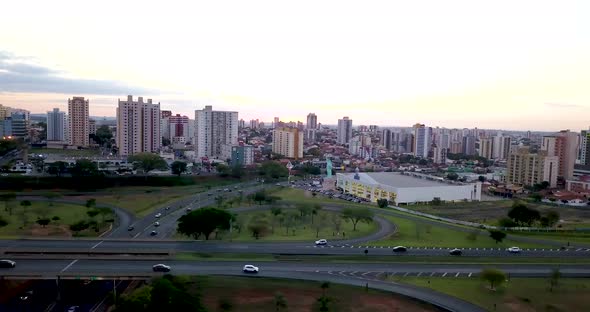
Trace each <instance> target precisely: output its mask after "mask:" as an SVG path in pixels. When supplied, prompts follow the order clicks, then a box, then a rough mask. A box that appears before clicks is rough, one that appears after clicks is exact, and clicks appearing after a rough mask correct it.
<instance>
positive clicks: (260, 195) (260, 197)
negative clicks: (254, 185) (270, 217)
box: [254, 191, 266, 205]
mask: <svg viewBox="0 0 590 312" xmlns="http://www.w3.org/2000/svg"><path fill="white" fill-rule="evenodd" d="M265 199H266V194H265V193H264V191H257V192H256V193H255V194H254V201H255V202H257V203H258V204H260V205H262V202H263V201H264V200H265Z"/></svg>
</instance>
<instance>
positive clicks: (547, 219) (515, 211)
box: [499, 202, 559, 227]
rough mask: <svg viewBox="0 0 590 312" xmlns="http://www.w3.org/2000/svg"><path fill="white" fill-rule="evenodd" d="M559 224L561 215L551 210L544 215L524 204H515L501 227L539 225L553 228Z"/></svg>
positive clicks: (501, 222) (501, 223)
mask: <svg viewBox="0 0 590 312" xmlns="http://www.w3.org/2000/svg"><path fill="white" fill-rule="evenodd" d="M557 222H559V213H558V212H557V211H555V210H549V211H547V212H546V213H545V214H544V215H542V214H541V213H540V212H539V211H538V210H536V209H533V208H529V207H527V205H525V204H524V203H522V202H514V203H513V204H512V208H511V209H510V211H508V217H507V218H502V219H500V221H499V225H500V226H502V227H517V226H527V227H530V226H533V225H534V224H536V223H538V224H539V225H540V226H542V227H552V226H554V225H555V224H557Z"/></svg>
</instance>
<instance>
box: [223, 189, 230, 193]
mask: <svg viewBox="0 0 590 312" xmlns="http://www.w3.org/2000/svg"><path fill="white" fill-rule="evenodd" d="M223 191H224V192H231V191H230V190H229V189H227V188H226V189H223Z"/></svg>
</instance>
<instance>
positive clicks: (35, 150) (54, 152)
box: [29, 148, 100, 157]
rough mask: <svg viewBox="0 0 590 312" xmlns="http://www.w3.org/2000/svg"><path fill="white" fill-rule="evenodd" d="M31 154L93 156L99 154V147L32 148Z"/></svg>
mask: <svg viewBox="0 0 590 312" xmlns="http://www.w3.org/2000/svg"><path fill="white" fill-rule="evenodd" d="M29 154H43V155H63V156H70V157H92V156H99V155H100V151H99V150H98V149H83V150H78V149H57V148H31V149H30V150H29Z"/></svg>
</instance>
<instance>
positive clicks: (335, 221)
mask: <svg viewBox="0 0 590 312" xmlns="http://www.w3.org/2000/svg"><path fill="white" fill-rule="evenodd" d="M330 222H331V223H332V228H333V229H334V231H336V233H340V229H341V228H342V216H340V215H338V214H335V213H332V214H330Z"/></svg>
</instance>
